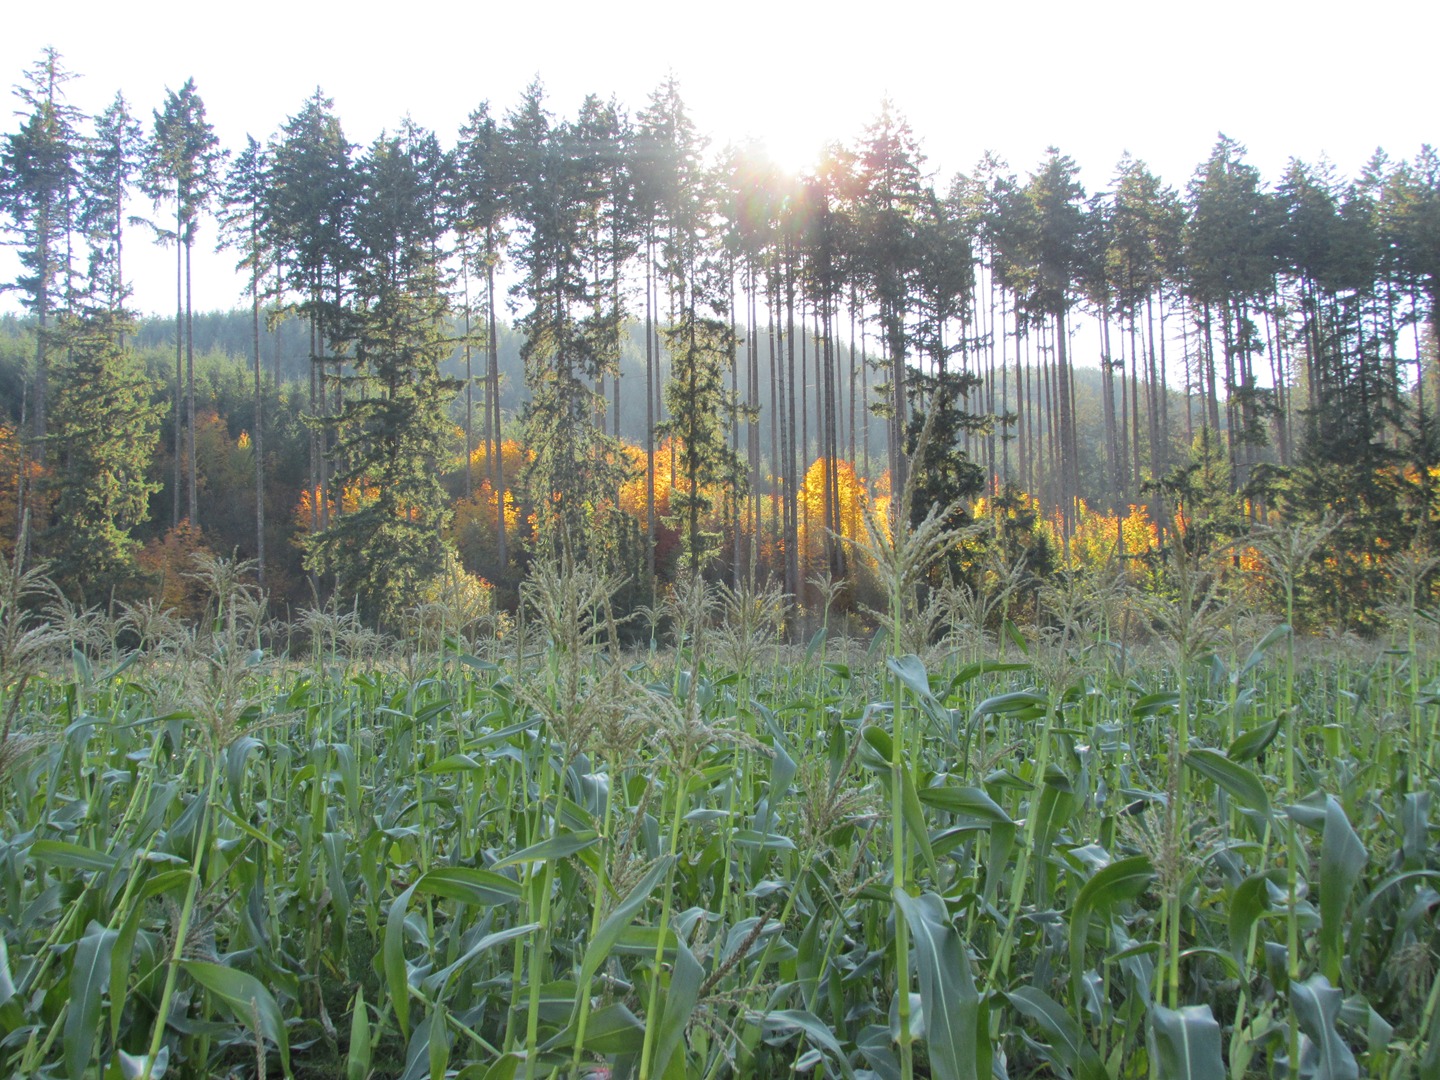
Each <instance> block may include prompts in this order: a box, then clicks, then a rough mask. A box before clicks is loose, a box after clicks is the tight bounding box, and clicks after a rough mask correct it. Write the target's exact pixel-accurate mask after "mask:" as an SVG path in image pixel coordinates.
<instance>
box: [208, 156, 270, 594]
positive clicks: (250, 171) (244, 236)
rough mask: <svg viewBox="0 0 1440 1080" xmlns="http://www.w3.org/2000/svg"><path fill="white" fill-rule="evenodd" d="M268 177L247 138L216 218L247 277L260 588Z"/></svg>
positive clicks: (229, 174)
mask: <svg viewBox="0 0 1440 1080" xmlns="http://www.w3.org/2000/svg"><path fill="white" fill-rule="evenodd" d="M269 173H270V170H269V162H268V161H267V159H266V154H265V149H264V147H262V146H261V145H260V143H259V142H258V141H257V140H256V139H255V138H254V136H248V137H247V138H246V143H245V149H244V150H242V151H241V152H240V153H239V154H237V155H236V156H235V159H234V161H233V162H231V165H230V169H229V170H228V172H227V173H226V176H225V185H224V191H223V195H222V201H221V213H220V224H221V235H222V238H223V240H224V242H225V243H227V244H228V245H230V246H231V247H233V248H235V249H237V250H238V251H239V252H240V260H239V262H238V263H237V264H236V268H237V269H238V270H241V271H242V272H244V273H245V274H246V275H247V291H248V292H249V294H250V347H251V363H252V366H253V375H254V401H255V415H254V421H253V423H252V424H251V434H250V439H251V445H252V446H253V447H254V453H255V562H256V572H257V576H258V577H259V580H260V584H261V585H262V586H263V585H264V584H265V417H264V409H263V398H262V393H261V377H260V376H261V371H260V304H261V292H262V290H261V282H262V280H263V279H264V277H265V275H266V273H267V272H268V271H269V270H270V268H271V264H272V263H273V261H274V253H273V251H272V250H271V249H270V247H269V240H270V238H271V236H272V235H273V233H272V231H271V230H270V229H269V228H268V223H267V220H266V218H267V213H268V206H267V198H266V196H267V193H268V189H269V184H270V175H269Z"/></svg>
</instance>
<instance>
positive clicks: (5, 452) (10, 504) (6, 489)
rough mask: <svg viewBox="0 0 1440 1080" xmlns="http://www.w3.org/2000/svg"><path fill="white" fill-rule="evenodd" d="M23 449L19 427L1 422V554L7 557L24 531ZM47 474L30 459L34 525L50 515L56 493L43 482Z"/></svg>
mask: <svg viewBox="0 0 1440 1080" xmlns="http://www.w3.org/2000/svg"><path fill="white" fill-rule="evenodd" d="M23 451H24V446H23V444H22V441H21V440H20V439H18V438H16V437H15V429H14V428H13V427H11V426H10V425H9V424H0V554H3V555H4V556H5V557H6V558H9V557H11V556H12V555H14V554H15V537H16V536H17V535H18V533H19V532H20V520H19V506H18V503H19V493H18V492H17V490H16V489H17V487H18V486H19V485H18V481H19V480H20V478H21V472H20V461H21V454H22V452H23ZM44 477H45V467H44V466H43V465H41V464H40V463H39V462H38V461H34V460H26V462H25V472H24V481H25V491H26V493H27V498H26V503H27V505H28V506H29V508H30V520H31V523H32V527H33V526H34V525H35V524H36V523H43V522H45V521H47V520H49V517H50V507H51V504H52V502H53V495H52V493H50V492H48V491H47V490H46V489H45V485H44V484H43V483H42V481H43V479H44Z"/></svg>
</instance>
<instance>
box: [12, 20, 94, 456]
mask: <svg viewBox="0 0 1440 1080" xmlns="http://www.w3.org/2000/svg"><path fill="white" fill-rule="evenodd" d="M73 77H74V76H73V75H72V74H71V73H70V72H69V71H67V70H66V69H65V67H64V65H63V64H62V63H61V62H60V54H59V53H58V52H56V51H55V50H54V49H53V48H50V49H46V50H44V52H43V53H42V54H41V57H40V59H39V60H38V61H37V62H36V63H35V64H34V66H33V67H31V69H30V70H29V71H27V72H26V73H25V80H24V82H22V83H21V84H20V85H19V86H17V87H16V88H15V96H16V98H18V99H19V102H20V106H21V111H20V115H21V116H22V118H23V119H22V121H21V125H20V130H19V131H17V132H15V133H14V134H12V135H7V136H6V137H5V142H4V146H3V148H0V209H3V210H4V211H5V215H6V216H7V217H8V218H9V219H10V222H11V225H10V229H11V231H12V232H13V233H14V234H15V236H16V239H17V241H18V246H19V248H20V265H21V268H22V270H21V274H20V277H19V278H18V279H17V281H16V282H15V284H16V286H17V288H18V289H19V291H20V294H21V302H22V303H23V304H24V305H25V307H26V308H28V309H29V311H30V312H31V313H32V314H33V315H34V316H35V322H36V330H37V332H36V335H35V371H34V373H33V377H34V387H35V391H34V400H33V406H32V407H33V413H32V415H33V417H34V431H35V435H36V437H37V438H44V436H45V434H46V423H47V414H48V410H49V385H50V371H49V369H50V356H51V337H52V335H51V332H50V331H51V329H52V326H53V322H54V319H55V315H56V313H57V312H59V311H62V310H64V309H65V308H66V307H68V305H69V300H70V295H71V292H72V274H73V265H72V261H71V251H72V243H71V240H72V228H73V227H74V226H75V225H76V224H77V222H76V216H77V215H76V207H75V200H76V188H77V165H78V161H77V158H78V155H79V151H80V133H79V122H80V113H79V112H78V110H76V109H75V108H74V107H72V106H70V105H68V104H66V102H65V91H64V87H65V84H66V83H67V82H69V81H70V79H72V78H73Z"/></svg>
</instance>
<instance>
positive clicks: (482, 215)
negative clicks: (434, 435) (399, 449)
mask: <svg viewBox="0 0 1440 1080" xmlns="http://www.w3.org/2000/svg"><path fill="white" fill-rule="evenodd" d="M455 157H456V163H455V170H456V175H455V187H454V198H455V229H456V232H457V233H458V235H459V238H460V245H461V247H460V253H461V258H462V259H463V260H465V262H466V266H465V270H466V272H467V273H468V272H469V271H470V270H472V269H473V270H474V271H475V272H476V273H477V274H478V275H479V276H480V277H481V278H482V279H483V280H484V282H485V318H484V326H485V330H484V334H483V340H484V342H485V357H486V368H485V395H484V413H485V423H484V430H485V447H486V453H485V461H486V468H487V470H489V476H488V477H487V479H488V480H489V481H490V485H491V489H492V490H493V491H494V492H495V536H496V561H497V562H498V564H499V566H498V568H497V569H498V570H499V571H500V572H501V573H502V574H503V573H504V570H505V567H506V565H507V564H508V561H509V553H508V551H507V547H508V537H507V536H506V523H505V492H506V479H505V463H504V454H503V453H501V443H502V432H501V426H500V353H499V341H498V336H497V333H496V322H495V271H496V268H497V267H498V266H499V263H500V257H501V254H502V253H503V251H504V246H505V233H504V231H503V225H504V220H505V213H506V200H507V193H508V191H509V186H510V180H509V177H510V163H509V159H508V157H507V155H506V143H505V139H504V135H503V132H502V131H501V129H500V125H499V124H498V123H496V121H495V119H494V117H492V116H491V115H490V107H489V105H488V104H486V103H482V104H481V105H480V106H479V107H478V108H476V109H475V111H474V112H472V113H471V114H470V118H469V120H468V121H467V122H466V125H465V127H464V128H462V129H461V132H460V143H459V145H458V146H457V147H456V150H455ZM465 315H466V318H467V320H468V319H469V315H470V313H469V310H468V308H467V310H466V312H465ZM467 330H468V326H467ZM469 339H470V335H469V333H468V332H467V340H466V346H465V348H466V353H465V355H466V357H467V361H466V365H467V366H466V372H465V378H466V385H465V418H466V465H465V468H466V476H467V477H468V476H469V470H470V453H471V449H472V447H473V445H474V441H473V430H472V427H473V408H472V379H471V371H470V368H469V359H468V358H469V356H470V340H469Z"/></svg>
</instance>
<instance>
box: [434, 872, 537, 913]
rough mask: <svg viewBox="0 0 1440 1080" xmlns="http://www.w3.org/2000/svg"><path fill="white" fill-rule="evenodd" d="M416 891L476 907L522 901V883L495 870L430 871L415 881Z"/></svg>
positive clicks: (496, 905) (497, 905)
mask: <svg viewBox="0 0 1440 1080" xmlns="http://www.w3.org/2000/svg"><path fill="white" fill-rule="evenodd" d="M496 865H497V866H498V865H499V864H498V863H497V864H496ZM415 891H416V892H420V893H425V894H427V895H430V896H439V897H442V898H444V899H446V900H454V901H456V902H458V903H461V904H473V905H475V906H476V907H500V906H503V905H505V904H511V903H514V902H515V901H516V900H519V899H520V883H519V882H517V881H515V880H513V879H511V878H508V877H506V876H505V875H504V874H497V873H495V872H494V871H493V870H482V869H480V868H478V867H471V866H441V867H437V868H436V869H434V870H429V871H427V872H426V873H424V874H422V875H420V877H419V878H418V879H417V880H416V882H415Z"/></svg>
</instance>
